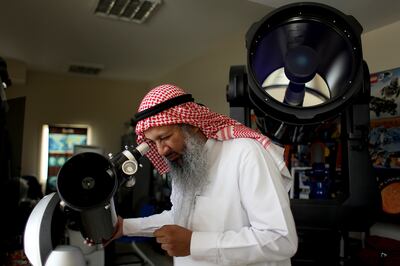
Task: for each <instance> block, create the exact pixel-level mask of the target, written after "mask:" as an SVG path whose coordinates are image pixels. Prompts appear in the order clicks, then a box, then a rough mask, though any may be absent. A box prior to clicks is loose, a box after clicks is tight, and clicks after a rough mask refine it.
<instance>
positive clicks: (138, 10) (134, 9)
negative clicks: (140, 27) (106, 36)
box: [94, 0, 162, 24]
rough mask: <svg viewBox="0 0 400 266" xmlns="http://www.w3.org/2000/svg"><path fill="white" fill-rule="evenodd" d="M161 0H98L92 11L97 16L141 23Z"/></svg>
mask: <svg viewBox="0 0 400 266" xmlns="http://www.w3.org/2000/svg"><path fill="white" fill-rule="evenodd" d="M161 1H162V0H99V1H98V4H97V6H96V9H95V11H94V13H95V14H96V15H98V16H102V17H108V18H112V19H119V20H124V21H130V22H136V23H139V24H141V23H143V22H144V21H145V20H146V19H147V18H148V17H149V16H150V14H151V13H152V11H153V10H154V8H155V7H156V6H157V5H159V4H161Z"/></svg>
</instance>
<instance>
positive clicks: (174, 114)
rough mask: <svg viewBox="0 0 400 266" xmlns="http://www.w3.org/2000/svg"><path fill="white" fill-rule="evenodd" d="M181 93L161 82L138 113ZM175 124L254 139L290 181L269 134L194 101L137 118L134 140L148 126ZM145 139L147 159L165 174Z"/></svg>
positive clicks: (208, 133)
mask: <svg viewBox="0 0 400 266" xmlns="http://www.w3.org/2000/svg"><path fill="white" fill-rule="evenodd" d="M184 94H186V92H185V91H183V90H182V89H181V88H179V87H177V86H175V85H171V84H164V85H160V86H158V87H155V88H154V89H152V90H151V91H150V92H148V93H147V94H146V96H145V97H144V98H143V100H142V102H141V103H140V106H139V109H138V112H141V111H144V110H146V109H148V108H151V107H153V106H155V105H157V104H160V103H162V102H164V101H166V100H169V99H172V98H175V97H177V96H180V95H184ZM175 124H189V125H192V126H195V127H198V128H199V129H200V130H201V131H202V132H203V133H204V135H206V137H207V138H212V139H216V140H228V139H234V138H252V139H255V140H257V141H258V142H260V143H261V144H262V145H263V146H264V148H265V149H266V150H267V151H269V153H270V154H271V155H272V158H273V159H274V161H275V162H276V163H277V165H278V167H279V169H280V170H281V173H282V176H283V177H285V178H284V179H286V181H289V182H291V180H288V179H287V178H289V179H291V177H290V174H289V172H288V170H287V168H286V165H285V162H284V160H283V149H282V148H281V147H279V146H276V145H274V144H273V143H272V142H271V140H270V139H269V138H268V137H266V136H264V135H262V134H260V133H259V132H257V131H255V130H253V129H251V128H248V127H246V126H244V125H242V124H240V123H239V122H237V121H235V120H233V119H231V118H229V117H227V116H224V115H221V114H217V113H214V112H212V111H211V110H210V109H208V108H207V107H205V106H202V105H199V104H197V103H194V102H186V103H183V104H180V105H177V106H174V107H171V108H169V109H166V110H164V111H162V112H160V113H158V114H155V115H153V116H150V117H147V118H145V119H143V120H140V121H139V122H138V123H137V124H136V134H137V136H138V137H137V142H138V143H139V144H140V143H142V142H143V141H144V139H145V136H144V132H145V131H146V130H148V129H149V128H152V127H157V126H167V125H175ZM146 142H148V144H149V146H150V150H149V151H148V152H147V153H146V156H147V157H148V158H149V159H150V161H151V162H152V163H153V165H154V167H155V168H156V169H157V170H158V172H159V173H160V174H164V173H167V172H168V171H169V167H168V165H167V163H166V162H165V160H164V158H162V156H161V155H160V154H159V153H158V152H157V148H156V145H155V143H154V142H152V141H146ZM285 183H287V182H285ZM285 185H287V184H285Z"/></svg>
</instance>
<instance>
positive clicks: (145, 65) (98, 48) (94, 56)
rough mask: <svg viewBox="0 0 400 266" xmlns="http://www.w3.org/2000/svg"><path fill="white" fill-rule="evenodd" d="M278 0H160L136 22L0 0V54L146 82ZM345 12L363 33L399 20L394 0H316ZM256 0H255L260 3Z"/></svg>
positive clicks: (69, 6)
mask: <svg viewBox="0 0 400 266" xmlns="http://www.w3.org/2000/svg"><path fill="white" fill-rule="evenodd" d="M290 2H296V1H284V0H283V1H282V0H251V1H249V0H163V3H162V4H161V5H160V6H159V7H158V8H157V10H156V11H155V12H154V14H153V15H152V16H151V17H150V19H149V20H148V21H147V22H145V23H144V24H142V25H139V24H134V23H128V22H123V21H116V20H110V19H106V18H102V17H98V16H95V15H94V12H93V11H94V7H95V5H96V3H97V0H34V1H32V0H25V1H23V0H8V1H7V0H2V1H1V3H0V56H3V57H6V58H15V59H18V60H21V61H23V62H25V63H26V64H27V65H28V68H29V69H36V70H44V71H51V72H64V73H65V72H67V69H68V66H69V65H70V64H86V65H94V66H102V67H104V70H103V71H102V72H101V73H100V74H99V77H104V78H111V79H125V80H130V79H139V80H152V79H155V78H158V77H160V76H162V75H163V74H166V73H168V72H169V71H172V70H174V69H175V68H176V67H178V66H180V65H182V64H184V63H187V62H189V61H191V60H192V59H194V58H196V57H198V56H201V55H202V54H205V53H207V51H208V50H209V49H211V48H212V47H213V46H215V45H216V44H218V43H220V42H222V41H223V40H224V39H225V38H226V36H230V35H234V34H238V33H243V49H245V47H244V33H245V32H246V31H247V29H248V28H249V27H250V25H251V24H252V23H254V22H256V21H258V20H259V19H260V18H262V17H263V16H265V15H267V13H268V12H269V11H270V10H272V9H273V8H274V7H279V6H281V5H282V4H286V3H290ZM318 2H323V3H326V4H329V5H331V6H333V7H336V8H338V9H340V10H342V11H343V12H345V13H346V14H351V15H353V16H354V17H356V19H358V20H359V21H360V23H361V24H362V25H363V27H364V31H369V30H372V29H375V28H378V27H381V26H384V25H386V24H390V23H393V22H395V21H398V20H400V12H399V10H400V1H398V0H379V1H378V0H336V1H335V0H331V1H318ZM260 3H261V4H260Z"/></svg>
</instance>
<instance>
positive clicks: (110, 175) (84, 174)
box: [24, 143, 149, 265]
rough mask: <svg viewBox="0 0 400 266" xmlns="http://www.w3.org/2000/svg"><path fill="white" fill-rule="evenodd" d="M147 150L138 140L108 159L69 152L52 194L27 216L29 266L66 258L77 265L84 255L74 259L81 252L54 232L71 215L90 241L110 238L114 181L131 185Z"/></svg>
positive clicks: (113, 215)
mask: <svg viewBox="0 0 400 266" xmlns="http://www.w3.org/2000/svg"><path fill="white" fill-rule="evenodd" d="M148 150H149V146H148V144H147V143H142V144H140V145H138V146H136V147H126V149H125V150H124V151H122V152H120V153H118V154H116V155H115V156H113V155H112V154H110V155H109V157H108V158H107V157H105V156H103V155H100V154H97V153H93V152H83V153H79V154H76V155H74V156H72V157H71V158H70V159H69V160H68V161H67V162H66V163H65V164H64V165H63V166H62V168H61V169H60V171H59V173H58V178H57V193H52V194H49V195H47V196H45V197H44V198H43V199H42V200H41V201H39V203H38V204H37V205H36V206H35V208H34V210H33V211H32V213H31V215H30V216H29V219H28V222H27V224H26V228H25V234H24V250H25V253H26V255H27V257H28V259H29V261H30V262H31V263H32V264H33V265H64V264H62V263H64V262H65V261H68V259H67V258H69V257H71V258H72V260H71V261H73V262H74V263H75V264H70V265H81V264H80V263H81V261H84V260H83V259H79V257H80V256H83V254H82V252H81V250H80V249H79V248H76V247H74V246H69V245H58V240H57V238H58V237H60V233H57V232H59V231H63V229H64V226H65V221H66V220H67V219H68V218H70V217H73V218H74V219H75V220H76V222H77V224H78V225H79V226H78V227H79V229H80V232H81V234H82V237H83V238H88V239H90V240H91V241H93V243H94V244H102V243H103V242H104V241H106V240H108V239H110V238H111V237H112V235H113V233H114V232H115V226H116V223H117V214H116V211H115V206H114V200H113V196H114V194H115V193H116V191H117V189H118V187H119V186H121V185H123V184H125V185H127V186H129V187H131V186H133V185H134V183H135V182H134V180H135V177H134V174H135V173H136V172H137V170H138V169H139V167H140V164H139V159H140V158H141V157H142V156H143V155H144V154H145V153H146V152H147V151H148ZM57 227H58V228H57ZM60 227H61V228H60ZM79 254H80V255H79ZM82 265H86V264H82Z"/></svg>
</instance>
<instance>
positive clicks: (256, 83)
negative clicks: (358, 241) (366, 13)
mask: <svg viewBox="0 0 400 266" xmlns="http://www.w3.org/2000/svg"><path fill="white" fill-rule="evenodd" d="M361 33H362V26H361V25H360V24H359V23H358V21H357V20H356V19H355V18H354V17H352V16H350V15H346V14H344V13H342V12H341V11H339V10H337V9H335V8H332V7H330V6H327V5H324V4H318V3H311V2H300V3H294V4H289V5H285V6H282V7H280V8H277V9H275V10H274V11H272V12H270V13H269V14H268V15H266V16H265V17H264V18H262V19H261V20H260V21H258V22H256V23H254V24H253V25H252V26H251V27H250V29H249V30H248V32H247V34H246V48H247V65H246V66H245V65H238V66H232V67H231V68H230V73H229V85H228V86H227V101H228V102H229V106H230V116H231V117H232V118H234V119H236V120H238V121H240V122H242V123H243V124H245V125H247V126H249V127H256V128H257V129H258V130H260V131H261V132H262V133H264V134H265V135H267V136H269V137H270V139H271V140H272V141H274V142H275V143H276V144H278V145H281V146H283V147H286V149H287V150H286V152H288V151H289V150H288V149H289V148H290V147H296V145H303V146H304V145H310V144H311V143H312V142H313V141H314V140H315V138H317V139H318V138H319V141H320V140H321V139H323V136H317V135H316V134H315V131H316V129H317V128H321V127H323V126H326V125H331V124H335V123H337V125H338V128H340V138H339V143H340V145H341V148H340V149H337V150H336V151H337V152H338V154H339V155H340V156H339V157H340V158H341V178H340V180H339V179H338V178H337V179H334V180H333V181H335V182H336V181H340V182H341V183H340V191H339V192H340V193H336V197H328V196H327V194H328V193H325V191H324V190H323V189H322V186H324V185H328V184H332V182H326V183H325V184H324V183H323V182H319V183H318V184H317V185H318V186H312V185H313V184H312V185H311V189H313V187H315V188H316V189H320V190H319V191H311V193H310V195H311V196H313V197H312V198H309V199H296V198H293V199H291V208H292V212H293V216H294V219H295V222H296V226H297V231H298V234H299V238H300V245H299V252H298V255H299V257H300V260H299V261H302V260H303V261H306V260H308V261H314V263H316V264H315V265H328V264H326V263H327V262H328V261H331V262H332V263H333V264H334V265H338V264H339V262H338V258H339V255H338V254H339V251H338V249H339V241H340V238H341V237H343V236H340V234H343V235H345V232H349V231H356V232H357V231H359V232H365V231H367V230H368V228H369V227H370V226H371V225H372V224H373V223H374V221H375V219H376V216H377V214H378V212H379V209H380V195H379V191H378V186H377V182H376V178H375V177H374V174H373V173H374V171H373V168H372V163H371V160H370V155H369V151H368V134H369V126H370V125H369V123H370V117H369V102H370V81H369V70H368V65H367V63H366V62H365V61H364V60H363V54H362V44H361ZM313 138H314V139H313ZM340 150H341V151H340ZM322 154H323V153H322ZM324 157H325V156H324ZM288 163H290V161H289V162H288ZM315 165H316V166H318V167H320V166H321V165H322V166H323V165H324V163H323V162H322V164H321V163H319V164H315ZM293 166H294V165H293ZM313 167H314V166H313ZM329 171H330V172H329V173H325V169H323V167H322V168H315V169H313V171H311V172H312V173H313V174H314V175H315V174H319V173H322V174H323V175H320V176H318V178H317V179H322V178H326V177H328V178H332V177H334V174H333V172H334V171H336V169H335V165H332V166H331V167H330V169H329ZM317 181H318V180H317ZM335 185H336V183H335ZM322 196H323V197H326V198H323V199H322V198H321V197H322ZM344 237H345V238H346V236H344ZM307 245H309V246H310V247H307ZM345 245H346V244H345ZM308 248H309V252H307V251H306V252H304V254H306V255H304V254H302V253H303V251H304V250H307V249H308ZM336 251H337V252H336ZM309 254H313V255H311V256H309ZM303 255H304V257H301V256H303ZM324 256H325V258H324ZM312 265H314V264H312ZM329 265H330V264H329Z"/></svg>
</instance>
